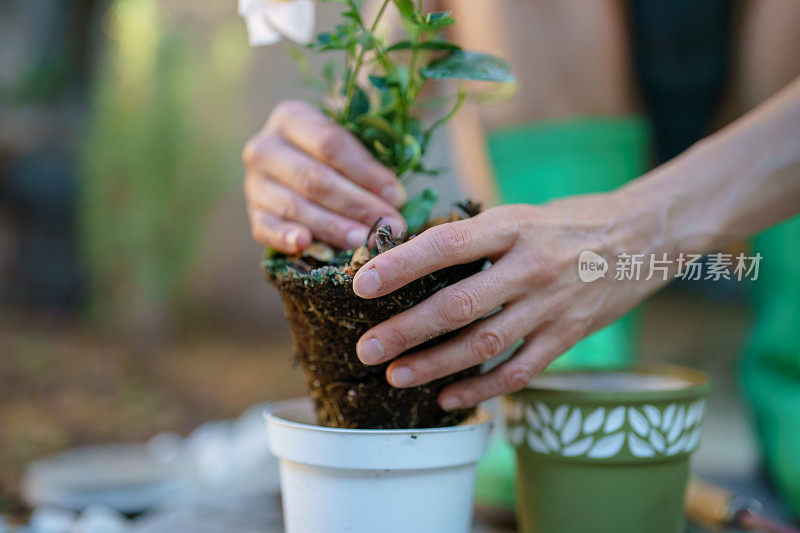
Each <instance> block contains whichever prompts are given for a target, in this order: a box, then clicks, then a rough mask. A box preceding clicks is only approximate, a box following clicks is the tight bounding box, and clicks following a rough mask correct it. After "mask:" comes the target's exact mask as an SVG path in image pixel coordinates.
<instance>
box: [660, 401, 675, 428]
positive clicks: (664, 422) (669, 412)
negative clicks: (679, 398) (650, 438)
mask: <svg viewBox="0 0 800 533" xmlns="http://www.w3.org/2000/svg"><path fill="white" fill-rule="evenodd" d="M677 408H678V406H677V405H675V404H674V403H672V404H670V405H669V407H667V408H666V409H665V410H664V416H663V417H661V431H666V430H667V429H668V428H669V427H670V426H671V425H672V419H673V418H674V417H675V409H677Z"/></svg>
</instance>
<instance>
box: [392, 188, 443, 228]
mask: <svg viewBox="0 0 800 533" xmlns="http://www.w3.org/2000/svg"><path fill="white" fill-rule="evenodd" d="M438 199H439V195H437V194H436V191H433V190H431V189H425V190H424V191H422V192H421V193H419V194H418V195H416V196H414V197H413V198H411V199H410V200H409V201H408V202H406V205H405V206H404V207H403V209H401V210H400V213H401V214H402V215H403V218H405V219H406V224H407V225H408V232H409V233H411V234H414V233H417V232H418V231H419V230H420V228H421V227H422V226H424V225H425V223H426V222H428V220H430V218H431V211H433V207H434V206H435V205H436V201H437V200H438Z"/></svg>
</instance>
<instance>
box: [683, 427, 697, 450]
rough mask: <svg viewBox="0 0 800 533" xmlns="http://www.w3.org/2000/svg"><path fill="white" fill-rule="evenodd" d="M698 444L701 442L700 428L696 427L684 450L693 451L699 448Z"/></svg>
mask: <svg viewBox="0 0 800 533" xmlns="http://www.w3.org/2000/svg"><path fill="white" fill-rule="evenodd" d="M698 444H700V428H697V429H695V430H694V431H692V432H691V433H690V434H689V438H688V439H687V440H686V448H685V449H684V451H687V452H691V451H693V450H694V449H695V448H697V445H698Z"/></svg>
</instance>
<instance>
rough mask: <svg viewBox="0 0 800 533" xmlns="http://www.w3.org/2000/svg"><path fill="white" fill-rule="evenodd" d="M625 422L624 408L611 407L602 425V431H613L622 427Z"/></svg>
mask: <svg viewBox="0 0 800 533" xmlns="http://www.w3.org/2000/svg"><path fill="white" fill-rule="evenodd" d="M624 423H625V408H624V407H617V408H615V409H612V410H611V412H610V413H608V416H607V417H606V423H605V424H604V425H603V431H605V432H606V433H613V432H614V431H617V430H618V429H619V428H621V427H622V424H624Z"/></svg>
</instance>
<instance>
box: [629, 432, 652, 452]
mask: <svg viewBox="0 0 800 533" xmlns="http://www.w3.org/2000/svg"><path fill="white" fill-rule="evenodd" d="M628 449H629V450H630V451H631V454H633V456H634V457H653V456H654V455H655V454H656V452H655V450H653V448H651V447H650V445H649V444H647V443H646V442H645V441H643V440H642V439H640V438H639V437H637V436H636V435H634V434H633V433H630V432H629V433H628Z"/></svg>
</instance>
